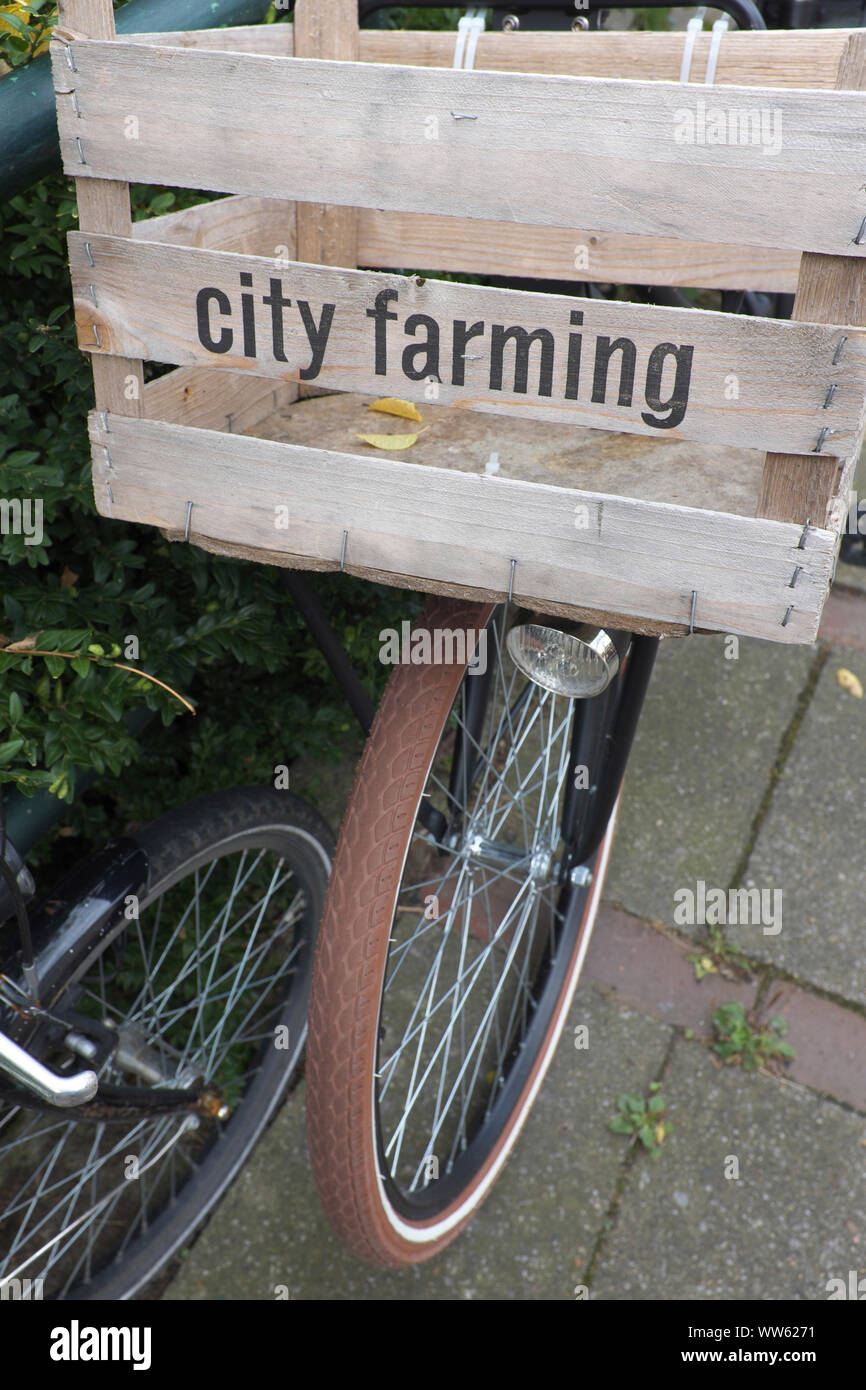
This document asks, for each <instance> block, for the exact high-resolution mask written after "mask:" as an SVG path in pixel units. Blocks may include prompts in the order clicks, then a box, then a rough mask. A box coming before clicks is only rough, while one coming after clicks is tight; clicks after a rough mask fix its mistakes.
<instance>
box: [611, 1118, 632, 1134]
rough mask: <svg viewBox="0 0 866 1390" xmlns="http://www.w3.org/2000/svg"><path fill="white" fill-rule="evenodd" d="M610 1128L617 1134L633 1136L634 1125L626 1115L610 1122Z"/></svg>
mask: <svg viewBox="0 0 866 1390" xmlns="http://www.w3.org/2000/svg"><path fill="white" fill-rule="evenodd" d="M609 1128H610V1129H612V1130H613V1132H614V1133H615V1134H631V1133H632V1131H633V1129H634V1125H633V1124H631V1123H630V1121H628V1120H627V1119H626V1118H625V1116H624V1115H616V1116H614V1118H613V1119H612V1120H610V1121H609Z"/></svg>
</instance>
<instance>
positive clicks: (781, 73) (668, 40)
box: [361, 29, 858, 88]
mask: <svg viewBox="0 0 866 1390" xmlns="http://www.w3.org/2000/svg"><path fill="white" fill-rule="evenodd" d="M857 32H858V31H857V30H853V31H849V30H844V29H837V30H832V29H824V30H799V31H798V30H791V31H790V32H779V31H776V32H770V31H767V30H765V31H760V30H754V31H749V30H742V31H731V32H730V33H728V34H725V36H724V39H723V41H722V44H721V48H720V49H719V60H718V66H717V68H716V75H715V85H716V86H722V85H727V84H732V85H735V86H743V87H777V86H778V87H825V88H833V87H835V86H836V73H837V70H838V68H839V64H840V62H841V60H842V57H843V54H844V52H845V48H846V45H847V43H848V41H849V39H850V37H851V35H852V33H853V34H856V33H857ZM711 39H712V36H711V35H710V34H709V33H706V34H699V35H698V39H697V42H696V44H695V48H694V53H693V55H692V68H691V78H692V82H693V83H699V82H703V80H704V74H705V72H706V67H707V56H708V54H709V49H710V43H711ZM684 41H685V35H684V34H682V33H680V34H636V33H580V34H569V33H565V34H561V33H559V34H532V33H520V32H518V33H514V34H503V33H494V32H492V31H490V32H488V33H486V34H482V35H481V38H480V39H479V41H478V47H477V49H476V52H475V67H476V69H494V70H495V71H497V72H546V73H555V74H558V75H559V76H562V77H567V76H572V77H627V78H631V79H634V80H637V81H646V82H652V81H658V82H679V79H680V66H681V63H682V57H683V43H684ZM453 56H454V35H453V34H447V33H424V32H406V33H402V32H400V31H399V30H394V31H390V32H389V31H377V30H362V31H361V58H362V60H363V61H364V62H367V63H399V64H405V65H406V66H413V67H441V68H450V66H451V62H452V59H453ZM853 85H855V86H856V85H858V84H853Z"/></svg>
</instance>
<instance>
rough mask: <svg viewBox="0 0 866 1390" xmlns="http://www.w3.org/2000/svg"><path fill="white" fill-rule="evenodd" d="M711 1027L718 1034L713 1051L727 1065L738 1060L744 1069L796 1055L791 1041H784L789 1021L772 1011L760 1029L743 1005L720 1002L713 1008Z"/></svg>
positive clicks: (753, 1069)
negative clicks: (767, 1021) (771, 1014)
mask: <svg viewBox="0 0 866 1390" xmlns="http://www.w3.org/2000/svg"><path fill="white" fill-rule="evenodd" d="M713 1027H714V1028H715V1030H716V1032H717V1033H718V1035H719V1038H718V1042H715V1043H713V1051H714V1052H715V1053H716V1054H717V1055H718V1056H719V1057H721V1058H722V1061H724V1062H727V1063H728V1064H730V1065H734V1064H737V1063H739V1065H740V1066H742V1068H743V1070H744V1071H757V1069H758V1068H759V1067H766V1066H767V1065H768V1063H773V1062H776V1063H778V1062H780V1061H782V1060H783V1059H784V1060H785V1061H787V1060H789V1059H790V1058H791V1057H793V1056H795V1052H794V1049H793V1047H792V1046H791V1044H790V1043H787V1042H785V1041H784V1039H785V1035H786V1033H787V1031H788V1024H787V1022H786V1021H785V1019H784V1018H782V1016H781V1014H775V1015H774V1016H773V1018H771V1019H770V1021H769V1023H768V1024H767V1027H766V1028H765V1029H763V1030H761V1029H760V1027H759V1025H757V1024H756V1023H755V1020H754V1019H752V1018H750V1016H749V1015H747V1013H746V1011H745V1009H744V1008H743V1006H742V1004H740V1003H731V1004H721V1005H720V1006H719V1007H718V1008H717V1009H714V1010H713Z"/></svg>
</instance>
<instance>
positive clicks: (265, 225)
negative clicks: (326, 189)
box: [132, 197, 297, 260]
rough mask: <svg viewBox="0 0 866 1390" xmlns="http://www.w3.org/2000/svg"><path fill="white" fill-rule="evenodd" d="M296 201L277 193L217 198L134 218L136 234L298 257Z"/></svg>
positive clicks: (212, 247)
mask: <svg viewBox="0 0 866 1390" xmlns="http://www.w3.org/2000/svg"><path fill="white" fill-rule="evenodd" d="M296 207H297V204H295V203H290V202H287V201H285V200H283V199H279V198H244V197H230V198H217V199H216V200H215V201H214V202H212V203H198V204H197V205H196V206H195V207H192V208H184V209H183V210H182V211H181V212H166V213H164V214H163V215H162V216H161V217H146V218H142V219H141V221H139V222H133V224H132V235H133V236H134V237H136V238H137V239H138V240H141V241H167V242H171V243H173V244H174V245H176V246H199V247H201V248H202V249H205V250H210V251H237V252H238V253H239V254H240V255H242V256H273V257H274V259H275V260H276V259H279V258H282V257H284V256H287V255H291V256H292V259H296V256H297V251H296V248H297V234H296V217H295V210H296ZM286 248H288V250H287V249H286Z"/></svg>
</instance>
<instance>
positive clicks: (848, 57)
mask: <svg viewBox="0 0 866 1390" xmlns="http://www.w3.org/2000/svg"><path fill="white" fill-rule="evenodd" d="M864 88H866V34H862V33H860V34H852V35H851V37H850V38H849V39H848V41H847V43H846V45H845V48H844V49H843V52H842V56H841V58H840V61H839V68H838V71H837V73H836V82H835V89H836V90H837V91H862V90H864ZM827 177H828V179H832V177H833V170H832V168H828V170H827ZM863 212H864V209H863V208H852V209H851V222H852V226H854V224H855V223H856V222H857V221H858V220H859V219H860V218H862V215H863ZM770 215H771V214H770ZM855 230H856V228H855ZM791 317H792V318H794V319H797V320H799V321H800V322H801V323H809V322H811V323H839V324H852V325H856V326H859V327H863V326H864V325H866V260H863V258H862V257H859V256H822V255H818V254H817V253H813V252H810V251H807V252H805V253H804V255H803V257H802V260H801V262H800V276H799V279H798V281H797V294H796V297H795V299H794V310H793V313H792V315H791ZM839 336H840V338H841V337H842V336H843V335H842V334H840V335H839ZM844 350H845V349H844V345H843V346H842V348H841V351H842V352H844ZM826 415H827V418H826V424H827V428H828V429H831V430H832V428H833V410H832V405H831V406H829V407H828V409H827V412H826ZM830 441H832V435H830V436H829V440H828V442H830ZM816 443H817V439H816ZM851 471H852V469H848V470H846V474H845V477H844V478H843V479H842V480H841V484H842V485H843V486H844V485H845V484H846V482H847V481H848V476H849V474H850V472H851ZM839 484H840V478H839V461H838V459H836V458H831V457H827V456H825V457H820V458H816V457H815V456H814V455H812V454H767V456H766V459H765V460H764V472H763V477H762V479H761V487H760V491H759V494H758V506H757V511H756V515H757V516H759V517H765V518H767V520H770V521H793V522H796V523H797V524H798V525H801V524H803V523H804V522H805V521H806V519H807V518H809V519H810V520H811V523H812V525H813V526H819V527H823V526H825V525H826V524H827V519H828V512H829V509H830V506H831V504H832V502H833V497H834V494H835V492H836V490H837V487H838V486H839Z"/></svg>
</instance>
